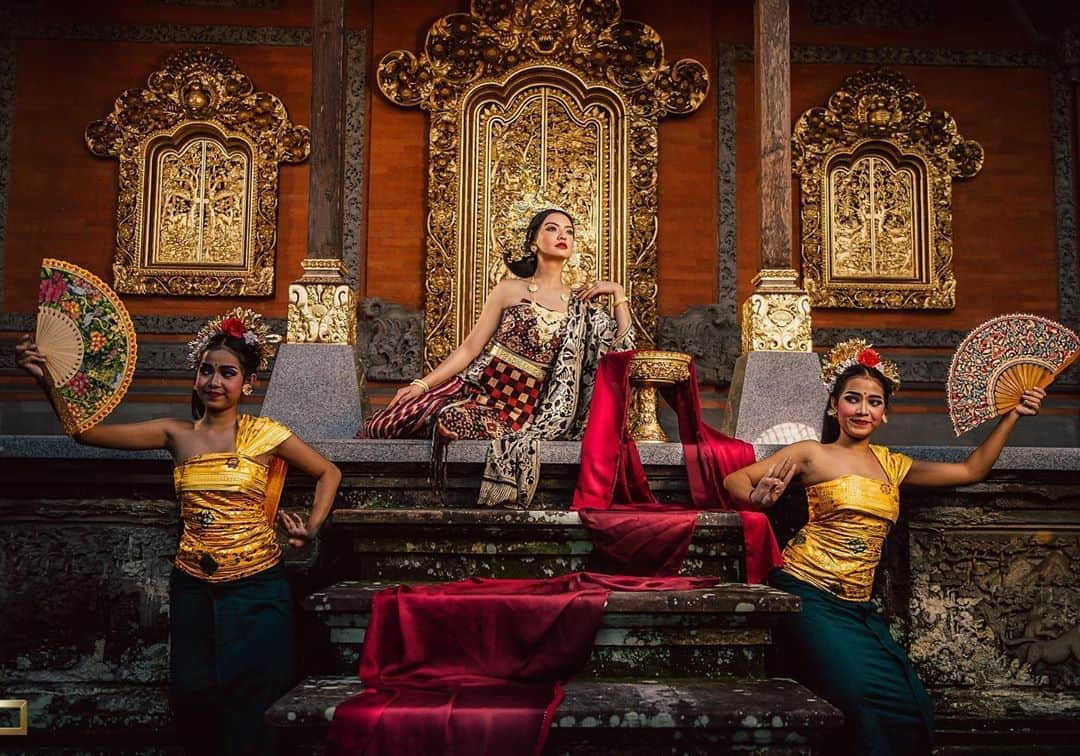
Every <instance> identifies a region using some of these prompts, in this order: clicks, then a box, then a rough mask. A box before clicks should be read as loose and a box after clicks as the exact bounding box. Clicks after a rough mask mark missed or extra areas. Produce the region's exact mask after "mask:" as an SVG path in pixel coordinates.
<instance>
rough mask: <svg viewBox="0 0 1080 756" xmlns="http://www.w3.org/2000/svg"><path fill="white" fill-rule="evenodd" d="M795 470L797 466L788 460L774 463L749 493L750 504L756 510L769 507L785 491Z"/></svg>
mask: <svg viewBox="0 0 1080 756" xmlns="http://www.w3.org/2000/svg"><path fill="white" fill-rule="evenodd" d="M796 469H797V465H796V464H795V463H794V462H792V461H791V460H790V459H788V458H784V459H783V460H781V461H779V462H774V463H773V464H772V466H771V467H770V468H769V471H768V472H767V473H765V475H763V476H762V478H761V480H759V481H758V482H757V485H756V486H754V490H753V491H751V492H750V503H751V504H753V505H754V506H755V507H756V508H757V509H767V508H769V507H771V506H772V505H773V504H775V503H776V500H777V499H779V498H780V497H781V496H782V495H783V494H784V491H786V490H787V487H788V483H790V482H791V479H792V478H793V477H795V471H796Z"/></svg>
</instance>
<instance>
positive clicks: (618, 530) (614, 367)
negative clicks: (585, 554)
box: [571, 351, 782, 583]
mask: <svg viewBox="0 0 1080 756" xmlns="http://www.w3.org/2000/svg"><path fill="white" fill-rule="evenodd" d="M634 354H635V353H634V352H632V351H630V352H609V353H608V354H606V355H604V357H603V358H602V359H601V360H600V366H599V368H598V369H597V373H596V386H595V387H594V388H593V396H592V404H591V405H590V407H589V424H588V427H587V428H586V429H585V437H584V438H583V439H582V442H581V469H580V471H579V472H578V481H577V486H576V488H575V489H574V503H573V506H572V507H571V509H575V510H578V511H579V512H580V513H581V519H582V522H583V523H584V524H585V526H586V527H587V528H588V529H589V532H590V537H591V538H592V539H593V545H594V548H596V549H597V551H598V552H600V554H602V556H603V557H604V558H605V559H606V560H607V561H608V562H609V563H610V564H611V565H612V566H613V567H614V569H615V570H616V571H619V572H625V573H626V574H632V575H650V574H651V575H670V574H675V573H676V572H678V569H679V567H680V565H681V564H682V560H683V558H684V557H685V556H686V552H687V550H688V549H689V548H690V539H691V538H692V537H693V532H694V523H695V522H696V519H697V514H696V513H697V511H698V510H716V509H721V510H737V509H738V507H737V506H736V502H734V501H732V499H731V497H730V496H728V493H727V491H726V490H725V489H724V485H723V483H724V476H725V475H727V474H728V473H731V472H733V471H735V470H738V469H740V468H742V467H746V466H747V465H750V464H753V462H754V447H753V446H751V445H750V444H748V443H746V442H745V441H740V440H738V439H735V438H731V437H730V436H726V435H724V434H723V433H721V432H720V431H718V430H716V429H714V428H711V427H709V426H708V425H706V424H705V423H703V422H702V421H701V400H700V398H699V396H698V384H697V373H696V371H695V370H694V364H693V362H691V363H690V378H689V380H687V381H683V382H681V383H677V384H675V385H673V386H664V387H661V389H660V391H661V393H662V394H663V396H664V398H665V399H666V400H667V402H668V404H670V405H671V406H672V407H673V408H674V409H675V414H676V415H677V416H678V418H679V436H680V438H681V440H682V446H683V457H684V460H685V463H686V475H687V478H688V479H689V481H690V496H691V499H692V502H691V505H690V506H689V507H687V506H683V505H678V504H661V503H659V502H658V501H657V500H656V497H655V496H653V493H652V491H651V490H650V489H649V481H648V479H647V478H646V477H645V468H644V467H643V466H642V464H641V458H640V457H639V456H638V450H637V446H636V445H635V444H634V441H633V439H632V438H630V433H629V430H628V429H627V427H626V413H627V408H628V406H629V402H630V387H629V369H630V360H631V359H632V358H633V356H634ZM679 510H681V511H679ZM739 516H740V518H741V519H742V525H743V538H744V539H745V542H746V578H747V582H748V583H763V582H765V578H766V577H767V576H768V574H769V572H770V571H771V570H772V569H773V568H775V567H779V566H780V565H781V563H782V561H781V558H780V549H779V547H778V546H777V543H776V537H775V535H773V532H772V527H771V525H770V524H769V521H768V519H767V518H766V517H765V515H764V514H762V513H761V512H755V511H746V510H740V511H739Z"/></svg>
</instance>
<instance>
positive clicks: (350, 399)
mask: <svg viewBox="0 0 1080 756" xmlns="http://www.w3.org/2000/svg"><path fill="white" fill-rule="evenodd" d="M314 12H315V18H314V26H313V35H312V40H311V182H310V184H309V185H308V235H307V239H308V249H307V257H306V258H305V259H303V260H301V261H300V265H301V267H302V268H303V271H304V272H303V275H302V276H300V278H299V279H298V280H296V281H294V282H293V283H292V284H291V285H290V286H289V325H288V330H287V333H288V337H287V339H286V343H284V344H282V345H281V348H280V349H279V350H278V355H277V360H276V361H275V363H274V371H273V373H272V374H271V376H270V386H269V387H268V388H267V390H266V398H265V399H264V400H263V406H262V414H263V415H265V416H268V417H272V418H274V419H275V420H278V421H279V422H282V423H285V424H286V425H287V426H289V427H290V428H292V430H293V431H295V432H296V433H297V434H298V435H300V436H302V437H304V438H307V439H331V438H352V437H353V436H354V435H355V434H356V431H357V430H359V428H360V421H361V419H362V416H363V412H362V400H363V393H364V383H363V375H364V371H363V365H362V363H361V360H360V359H359V355H358V354H357V351H356V298H355V296H354V294H353V291H352V289H351V288H350V287H349V284H348V281H347V280H346V278H345V273H346V271H345V266H344V264H343V263H342V248H341V245H342V237H343V228H342V226H343V222H344V219H343V213H342V209H343V198H344V183H345V182H344V176H345V160H344V143H343V140H344V134H345V130H344V124H345V86H344V84H345V0H314Z"/></svg>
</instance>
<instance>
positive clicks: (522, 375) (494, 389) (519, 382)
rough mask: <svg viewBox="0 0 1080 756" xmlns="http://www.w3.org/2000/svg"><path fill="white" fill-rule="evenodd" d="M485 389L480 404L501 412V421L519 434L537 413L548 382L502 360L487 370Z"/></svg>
mask: <svg viewBox="0 0 1080 756" xmlns="http://www.w3.org/2000/svg"><path fill="white" fill-rule="evenodd" d="M482 385H483V388H484V393H483V394H481V395H480V396H479V397H478V398H477V404H480V405H483V406H487V407H491V408H492V409H495V410H498V412H499V418H500V419H501V420H504V421H506V422H508V423H510V428H511V429H512V430H515V431H517V430H521V428H522V427H524V425H525V423H526V422H528V420H529V418H530V417H532V414H533V413H534V412H535V411H536V405H537V404H538V403H539V402H540V391H541V389H543V386H544V381H543V380H542V379H540V378H536V377H534V376H531V375H529V374H528V373H526V372H524V371H522V370H519V369H518V368H516V367H514V366H512V365H508V364H507V363H505V362H503V361H502V360H500V359H492V360H491V362H489V363H488V366H487V367H486V368H484V374H483V379H482Z"/></svg>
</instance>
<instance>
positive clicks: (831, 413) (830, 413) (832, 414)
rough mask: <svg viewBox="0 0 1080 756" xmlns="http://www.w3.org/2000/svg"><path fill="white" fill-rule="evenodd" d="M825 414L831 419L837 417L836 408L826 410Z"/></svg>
mask: <svg viewBox="0 0 1080 756" xmlns="http://www.w3.org/2000/svg"><path fill="white" fill-rule="evenodd" d="M825 414H826V415H828V416H829V417H836V408H835V407H829V409H827V410H825Z"/></svg>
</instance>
